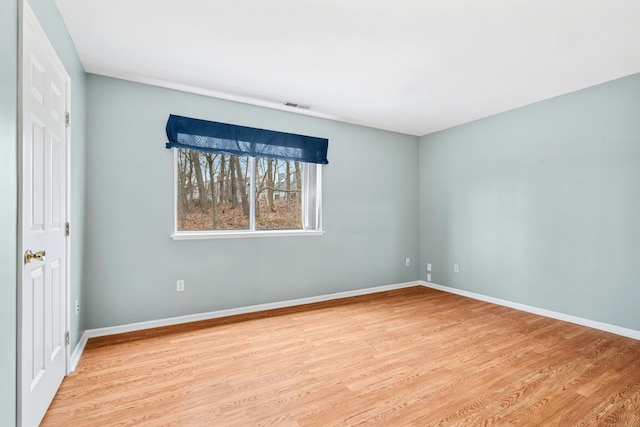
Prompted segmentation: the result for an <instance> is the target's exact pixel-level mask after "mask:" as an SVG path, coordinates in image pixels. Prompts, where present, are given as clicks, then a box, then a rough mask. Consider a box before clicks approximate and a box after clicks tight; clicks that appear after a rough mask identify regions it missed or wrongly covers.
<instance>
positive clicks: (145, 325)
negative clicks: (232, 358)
mask: <svg viewBox="0 0 640 427" xmlns="http://www.w3.org/2000/svg"><path fill="white" fill-rule="evenodd" d="M420 285H421V283H420V282H406V283H397V284H394V285H386V286H377V287H374V288H366V289H356V290H354V291H346V292H338V293H334V294H326V295H319V296H315V297H308V298H299V299H293V300H287V301H279V302H272V303H267V304H258V305H250V306H246V307H239V308H230V309H227V310H218V311H210V312H207V313H198V314H189V315H186V316H179V317H170V318H166V319H158V320H151V321H148V322H139V323H130V324H128V325H121V326H111V327H107V328H99V329H88V330H86V331H85V332H84V334H83V337H84V336H85V335H86V338H87V339H89V338H94V337H102V336H106V335H115V334H122V333H125V332H134V331H141V330H144V329H151V328H159V327H162V326H171V325H179V324H182V323H189V322H198V321H200V320H209V319H217V318H220V317H227V316H235V315H237V314H247V313H256V312H259V311H265V310H274V309H278V308H286V307H294V306H297V305H304V304H312V303H315V302H323V301H330V300H334V299H341V298H349V297H355V296H360V295H368V294H374V293H377V292H385V291H391V290H394V289H402V288H409V287H411V286H420ZM81 341H82V340H81ZM85 343H86V342H85ZM83 348H84V346H83ZM74 353H75V352H74Z"/></svg>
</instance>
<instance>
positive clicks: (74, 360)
mask: <svg viewBox="0 0 640 427" xmlns="http://www.w3.org/2000/svg"><path fill="white" fill-rule="evenodd" d="M88 340H89V336H88V335H87V331H84V332H83V333H82V336H81V337H80V340H79V341H78V344H76V348H74V349H73V353H71V359H70V360H69V372H67V375H68V374H70V373H71V372H73V371H75V370H76V367H77V366H78V362H79V361H80V356H82V352H83V351H84V347H85V346H86V345H87V341H88Z"/></svg>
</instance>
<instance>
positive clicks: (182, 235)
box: [171, 230, 324, 240]
mask: <svg viewBox="0 0 640 427" xmlns="http://www.w3.org/2000/svg"><path fill="white" fill-rule="evenodd" d="M323 234H324V230H259V231H238V230H233V231H177V232H175V233H173V234H171V238H172V239H173V240H204V239H246V238H256V237H289V236H322V235H323Z"/></svg>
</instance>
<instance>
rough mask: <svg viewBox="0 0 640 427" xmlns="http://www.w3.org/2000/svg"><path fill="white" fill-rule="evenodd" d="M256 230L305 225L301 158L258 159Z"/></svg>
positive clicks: (296, 227) (298, 227)
mask: <svg viewBox="0 0 640 427" xmlns="http://www.w3.org/2000/svg"><path fill="white" fill-rule="evenodd" d="M255 173H256V230H283V229H301V228H302V171H301V167H300V162H296V161H290V160H289V161H288V160H278V159H262V158H257V159H256V172H255Z"/></svg>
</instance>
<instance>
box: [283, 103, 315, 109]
mask: <svg viewBox="0 0 640 427" xmlns="http://www.w3.org/2000/svg"><path fill="white" fill-rule="evenodd" d="M284 105H285V106H286V107H291V108H300V109H302V110H310V109H311V105H305V104H298V103H297V102H285V103H284Z"/></svg>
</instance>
